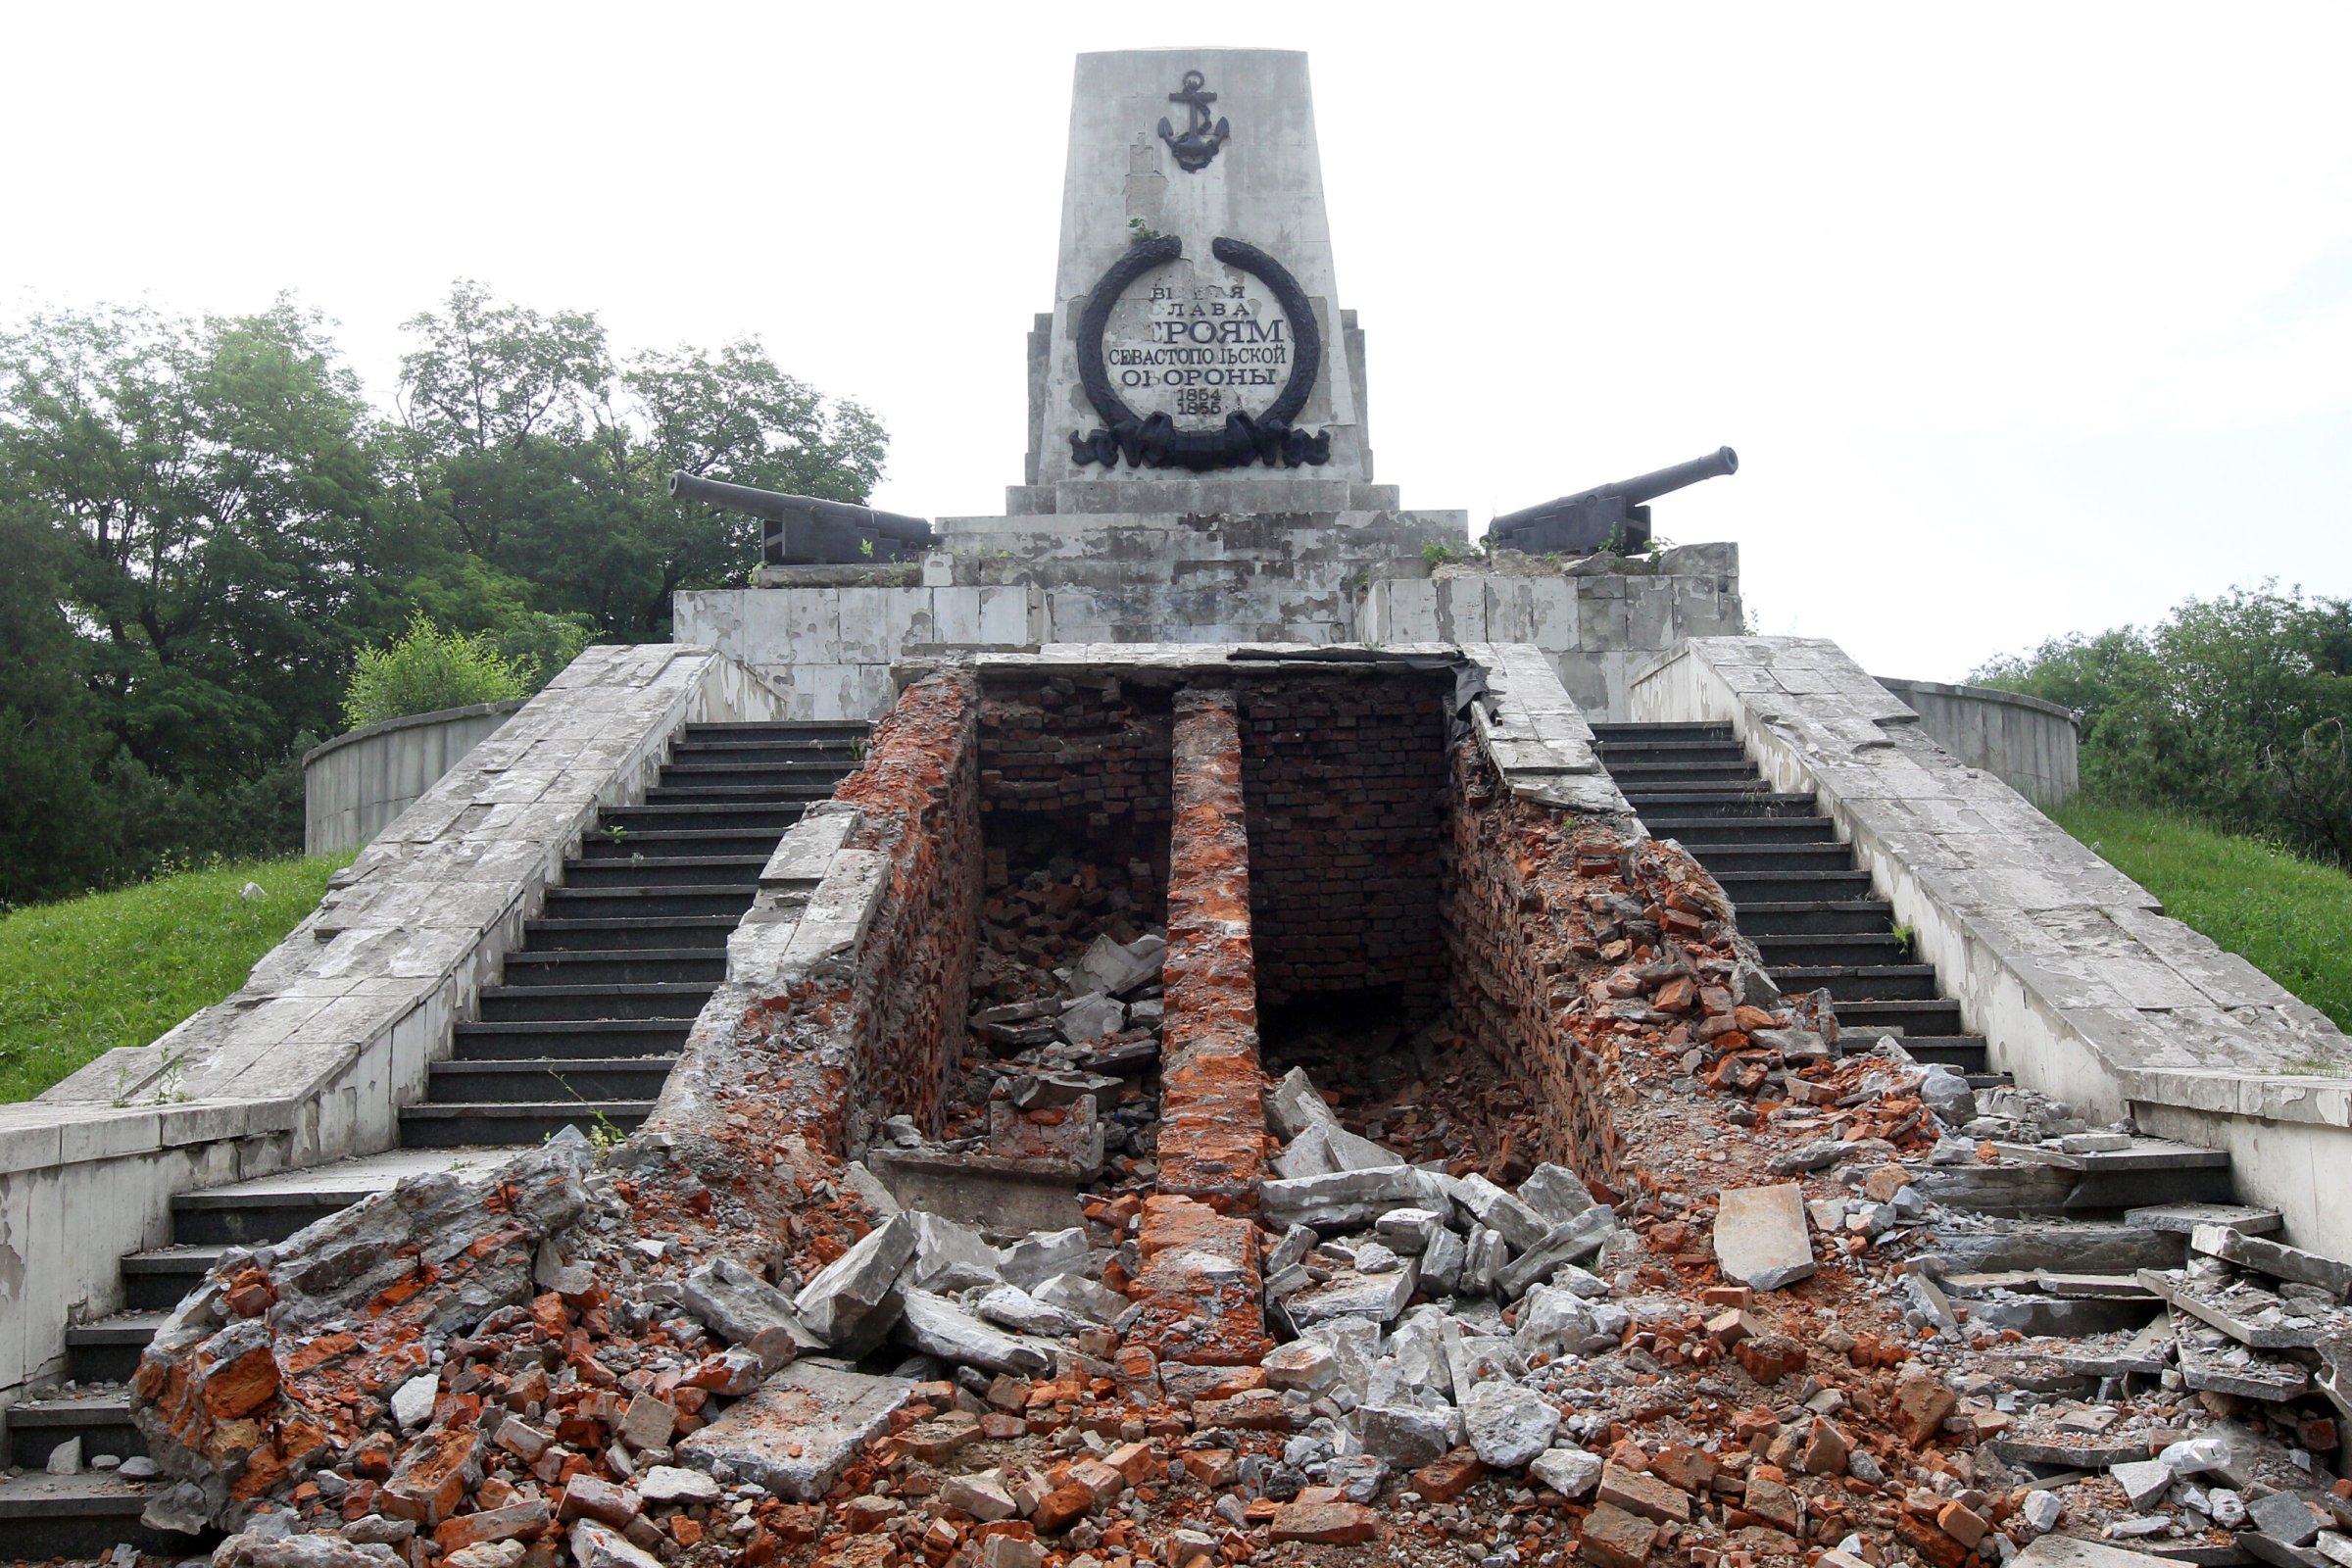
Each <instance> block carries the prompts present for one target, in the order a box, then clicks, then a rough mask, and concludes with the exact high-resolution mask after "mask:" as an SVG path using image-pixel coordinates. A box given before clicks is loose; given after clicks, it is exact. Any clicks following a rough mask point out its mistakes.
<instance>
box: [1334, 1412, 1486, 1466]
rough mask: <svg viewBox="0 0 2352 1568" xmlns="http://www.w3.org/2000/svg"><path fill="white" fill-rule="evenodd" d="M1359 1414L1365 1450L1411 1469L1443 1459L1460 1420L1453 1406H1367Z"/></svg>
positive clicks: (1361, 1437) (1393, 1463)
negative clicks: (1432, 1407)
mask: <svg viewBox="0 0 2352 1568" xmlns="http://www.w3.org/2000/svg"><path fill="white" fill-rule="evenodd" d="M1356 1417H1357V1436H1358V1438H1359V1439H1360V1440H1361V1442H1362V1443H1363V1446H1364V1451H1365V1452H1366V1453H1369V1454H1372V1455H1374V1456H1375V1457H1377V1458H1380V1459H1384V1460H1386V1461H1387V1462H1388V1463H1390V1464H1392V1465H1396V1466H1398V1467H1399V1468H1402V1469H1408V1470H1409V1469H1412V1468H1414V1467H1416V1466H1418V1465H1425V1464H1428V1463H1430V1462H1432V1461H1433V1460H1437V1459H1442V1458H1444V1457H1445V1456H1446V1450H1447V1449H1449V1448H1451V1447H1452V1446H1453V1444H1454V1439H1455V1438H1456V1437H1457V1436H1458V1435H1459V1428H1460V1420H1461V1418H1460V1417H1459V1416H1458V1415H1456V1414H1455V1413H1454V1411H1453V1410H1452V1409H1451V1408H1450V1407H1441V1408H1437V1409H1426V1408H1422V1407H1420V1406H1415V1405H1365V1406H1364V1407H1363V1408H1362V1409H1360V1410H1358V1411H1357V1412H1356Z"/></svg>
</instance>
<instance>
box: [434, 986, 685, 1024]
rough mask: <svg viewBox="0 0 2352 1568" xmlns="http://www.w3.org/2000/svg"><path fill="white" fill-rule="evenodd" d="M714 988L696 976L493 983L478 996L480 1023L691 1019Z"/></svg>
mask: <svg viewBox="0 0 2352 1568" xmlns="http://www.w3.org/2000/svg"><path fill="white" fill-rule="evenodd" d="M715 989H717V988H716V987H715V986H711V985H706V984H704V983H702V982H701V981H688V982H680V983H676V984H667V983H662V982H659V981H655V982H648V983H645V984H639V985H610V986H600V985H532V986H493V987H491V988H490V989H488V990H486V991H484V992H483V993H482V997H481V1013H482V1016H481V1021H482V1022H484V1023H522V1022H528V1021H531V1020H547V1021H552V1020H556V1019H568V1018H679V1019H686V1020H689V1021H690V1020H692V1019H693V1017H694V1015H695V1014H696V1013H698V1012H700V1011H702V1010H703V1004H704V1003H706V1002H708V1001H710V1000H711V992H712V991H713V990H715Z"/></svg>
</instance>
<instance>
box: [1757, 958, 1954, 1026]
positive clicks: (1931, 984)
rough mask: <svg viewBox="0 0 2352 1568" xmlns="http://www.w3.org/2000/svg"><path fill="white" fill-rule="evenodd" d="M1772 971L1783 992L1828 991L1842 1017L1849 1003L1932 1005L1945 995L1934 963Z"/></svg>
mask: <svg viewBox="0 0 2352 1568" xmlns="http://www.w3.org/2000/svg"><path fill="white" fill-rule="evenodd" d="M1770 972H1771V974H1772V980H1773V984H1775V985H1777V986H1779V987H1780V988H1781V989H1782V990H1783V991H1789V992H1797V991H1823V990H1826V991H1828V992H1829V994H1830V997H1831V1000H1832V1001H1834V1002H1836V1003H1837V1004H1838V1016H1839V1017H1840V1018H1842V1017H1844V1016H1845V1004H1846V1003H1848V1002H1903V1001H1912V1002H1929V1001H1934V1000H1937V999H1939V998H1940V997H1941V996H1942V995H1943V993H1941V992H1940V991H1938V990H1936V966H1935V965H1934V964H1932V963H1880V964H1790V965H1789V966H1788V967H1786V968H1774V969H1773V970H1772V971H1770Z"/></svg>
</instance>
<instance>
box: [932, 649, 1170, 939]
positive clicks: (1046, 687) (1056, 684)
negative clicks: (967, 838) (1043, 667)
mask: <svg viewBox="0 0 2352 1568" xmlns="http://www.w3.org/2000/svg"><path fill="white" fill-rule="evenodd" d="M1168 703H1169V694H1168V693H1167V692H1166V691H1164V690H1151V689H1137V688H1131V687H1129V686H1127V685H1125V684H1124V683H1122V682H1121V681H1119V680H1117V679H1116V678H1113V677H1103V678H1101V679H1096V680H1082V679H1072V678H1067V677H1054V678H1053V679H1050V680H1045V681H1027V682H1020V683H1010V682H1005V683H999V682H992V683H990V684H989V686H988V688H987V690H986V692H985V694H984V695H983V697H982V699H981V702H980V714H979V751H980V762H979V796H980V813H981V822H982V830H983V834H984V836H985V839H986V843H987V862H986V871H987V882H988V886H989V887H990V888H991V889H995V888H1001V887H1005V886H1006V885H1008V884H1017V883H1018V882H1019V881H1020V879H1021V878H1022V877H1023V876H1025V875H1027V874H1028V873H1029V872H1031V871H1036V870H1043V869H1045V868H1046V867H1047V866H1048V865H1050V864H1051V863H1052V862H1053V861H1054V859H1055V858H1059V857H1068V858H1075V859H1077V860H1081V861H1085V862H1088V863H1092V864H1096V865H1098V866H1099V867H1101V868H1102V870H1103V872H1104V873H1105V874H1106V875H1109V876H1111V877H1113V878H1116V877H1121V876H1123V877H1125V878H1126V879H1127V885H1128V890H1129V893H1130V895H1131V896H1132V897H1133V898H1134V900H1135V907H1136V909H1137V911H1138V912H1139V913H1140V914H1141V915H1142V916H1143V917H1144V918H1145V919H1147V920H1151V921H1154V922H1156V921H1158V920H1160V919H1162V918H1164V912H1165V897H1166V894H1165V889H1166V884H1167V869H1168V824H1169V821H1170V818H1171V809H1170V804H1169V803H1170V791H1171V789H1172V788H1173V784H1172V775H1171V773H1170V770H1169V763H1168V748H1169V736H1168V731H1169V707H1168Z"/></svg>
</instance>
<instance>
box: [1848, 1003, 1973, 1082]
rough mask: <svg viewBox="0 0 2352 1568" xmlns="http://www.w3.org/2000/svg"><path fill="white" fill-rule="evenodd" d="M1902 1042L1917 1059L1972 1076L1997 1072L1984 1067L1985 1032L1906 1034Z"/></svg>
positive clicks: (1904, 1047) (1914, 1058)
mask: <svg viewBox="0 0 2352 1568" xmlns="http://www.w3.org/2000/svg"><path fill="white" fill-rule="evenodd" d="M1838 1016H1839V1017H1840V1018H1842V1017H1844V1016H1845V1009H1844V1008H1843V1007H1840V1008H1838ZM1901 1044H1902V1048H1903V1049H1904V1050H1905V1051H1907V1052H1909V1053H1910V1054H1911V1057H1912V1059H1913V1060H1914V1061H1926V1062H1940V1063H1941V1064H1943V1065H1944V1066H1946V1067H1957V1068H1958V1069H1960V1071H1961V1072H1963V1073H1966V1074H1968V1075H1969V1076H1971V1077H1992V1076H1995V1075H1994V1074H1991V1073H1987V1072H1986V1071H1985V1058H1986V1054H1987V1052H1988V1051H1989V1050H1990V1048H1989V1047H1987V1046H1986V1045H1985V1037H1984V1036H1983V1035H1905V1036H1904V1037H1903V1039H1902V1042H1901ZM1998 1076H2000V1077H2003V1078H2006V1077H2007V1076H2008V1075H2007V1074H2006V1073H2003V1074H1999V1075H1998Z"/></svg>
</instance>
